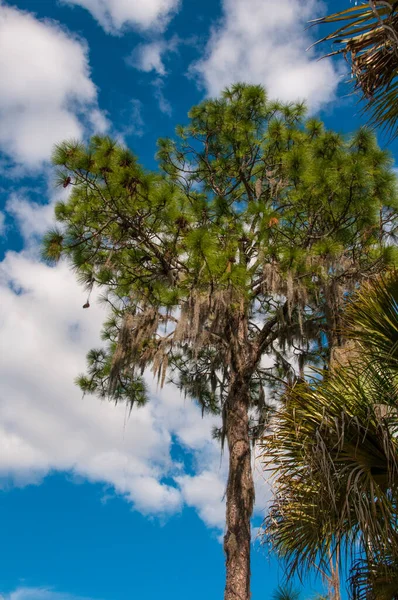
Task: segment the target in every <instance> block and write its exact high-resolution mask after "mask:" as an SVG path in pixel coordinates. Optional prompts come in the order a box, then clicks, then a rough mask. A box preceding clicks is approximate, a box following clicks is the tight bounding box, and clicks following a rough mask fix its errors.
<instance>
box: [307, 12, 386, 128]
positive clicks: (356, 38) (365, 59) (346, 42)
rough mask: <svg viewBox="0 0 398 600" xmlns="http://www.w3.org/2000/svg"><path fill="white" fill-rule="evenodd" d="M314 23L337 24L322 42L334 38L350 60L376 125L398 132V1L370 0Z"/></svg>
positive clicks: (355, 77) (341, 51)
mask: <svg viewBox="0 0 398 600" xmlns="http://www.w3.org/2000/svg"><path fill="white" fill-rule="evenodd" d="M313 23H314V24H319V23H325V24H331V23H333V24H334V23H338V24H339V27H338V29H336V30H335V31H333V32H332V33H330V34H328V35H327V36H325V37H324V38H323V39H321V40H320V42H325V41H332V42H333V44H335V46H336V50H335V51H333V52H331V53H329V54H328V55H327V56H331V55H334V54H343V55H344V57H345V58H346V59H347V60H348V61H349V62H350V66H351V73H352V76H353V78H354V80H355V84H354V85H355V88H356V89H359V90H360V91H361V92H362V95H363V98H364V99H365V100H366V105H365V110H366V111H369V112H370V113H371V118H370V121H371V123H372V124H373V125H381V126H383V127H385V128H386V129H387V130H388V131H389V133H390V134H391V135H392V136H396V135H397V134H398V129H397V121H398V102H397V97H398V77H397V75H398V3H397V2H396V1H395V0H368V1H366V2H360V3H359V4H358V5H355V6H351V7H350V8H348V9H346V10H344V11H341V12H338V13H334V14H332V15H328V16H326V17H322V18H320V19H316V20H315V21H313Z"/></svg>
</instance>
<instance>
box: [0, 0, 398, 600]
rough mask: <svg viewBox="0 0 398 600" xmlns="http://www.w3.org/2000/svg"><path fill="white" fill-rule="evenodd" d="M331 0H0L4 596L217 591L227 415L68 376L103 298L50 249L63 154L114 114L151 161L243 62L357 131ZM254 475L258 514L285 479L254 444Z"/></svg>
mask: <svg viewBox="0 0 398 600" xmlns="http://www.w3.org/2000/svg"><path fill="white" fill-rule="evenodd" d="M326 4H327V3H324V4H323V7H322V5H321V4H320V3H319V2H318V0H217V1H215V0H201V1H200V2H198V1H197V0H145V1H144V0H62V1H61V0H60V1H57V0H14V1H11V0H10V1H7V2H6V1H4V0H0V86H1V92H0V176H1V180H0V344H1V348H0V356H1V360H0V531H1V540H2V544H1V550H0V594H1V595H2V596H1V595H0V598H2V600H90V599H98V600H129V599H132V598H143V599H145V600H152V599H155V598H156V599H158V598H159V597H162V598H164V599H165V600H167V599H169V598H170V599H173V600H186V598H189V600H196V599H198V600H199V598H200V599H203V598H207V599H209V600H213V599H214V600H215V599H216V598H221V597H222V592H223V577H224V573H223V563H224V558H223V552H222V546H221V544H220V536H221V534H222V529H223V519H224V500H223V496H224V489H225V477H226V464H225V457H224V459H222V458H221V456H220V450H219V448H218V446H217V445H216V443H215V442H214V441H213V440H212V439H211V435H210V432H211V429H212V426H213V425H214V420H213V419H212V418H206V419H203V420H202V419H201V416H200V411H199V409H198V408H197V407H196V406H195V405H194V404H192V403H190V402H188V401H185V400H183V399H182V398H180V397H179V395H178V393H177V392H176V391H175V390H174V389H173V388H172V387H170V386H166V387H165V389H164V390H162V391H159V390H157V389H156V386H154V385H153V384H151V385H152V387H151V390H152V393H151V396H152V399H151V402H150V403H149V404H148V405H147V406H146V407H145V408H142V409H139V410H137V411H133V413H132V415H131V417H130V418H128V416H127V414H126V410H125V408H124V407H123V406H117V407H114V406H112V405H110V404H107V403H101V402H100V401H99V400H98V399H96V398H88V397H86V398H84V399H82V398H81V394H80V392H79V391H78V390H77V389H76V388H75V387H74V385H73V380H74V378H75V376H76V375H77V374H78V373H79V372H80V371H82V370H83V369H84V365H85V354H86V352H87V351H88V350H89V349H90V348H91V347H93V346H96V345H97V344H98V342H99V331H100V326H101V323H102V321H103V320H104V313H103V309H102V308H101V306H100V305H98V304H96V303H95V302H92V303H91V304H92V306H91V308H90V311H83V310H81V306H82V304H84V302H85V296H84V293H83V291H82V290H81V289H80V288H79V287H78V285H77V284H76V282H75V280H74V276H73V274H72V273H70V272H69V270H68V268H67V266H66V265H65V264H62V263H61V264H59V265H58V266H56V267H53V268H51V267H49V266H47V265H44V264H42V263H41V262H40V258H39V243H40V237H41V236H42V234H43V232H44V231H45V230H46V229H47V228H48V227H49V226H50V225H51V223H52V211H53V204H54V202H55V201H56V200H57V199H58V198H60V197H61V196H62V194H63V192H61V191H59V190H57V189H55V188H54V185H53V173H52V171H51V167H50V165H49V156H50V153H51V149H52V147H53V145H54V144H55V143H56V142H58V141H61V140H62V139H64V138H70V137H74V138H80V139H86V138H87V137H88V136H89V135H90V134H92V133H94V132H99V133H109V134H110V135H112V136H115V137H117V138H118V139H120V141H122V142H124V143H126V144H128V145H129V146H130V147H131V148H132V149H133V151H135V152H136V153H137V154H138V155H139V158H140V160H141V162H142V163H143V164H144V165H145V166H147V167H150V168H154V167H155V165H156V163H155V158H154V155H155V152H156V140H157V138H158V137H164V136H169V135H170V136H171V135H173V131H174V128H175V126H176V125H177V124H178V123H184V122H186V118H187V117H186V114H187V112H188V110H189V109H190V107H191V106H192V105H193V104H195V103H197V102H200V101H201V100H202V99H203V98H205V97H206V96H208V95H216V94H218V93H219V92H220V90H221V89H222V88H223V87H224V86H225V85H228V84H230V83H232V82H234V81H239V80H246V81H249V82H254V83H260V84H263V85H265V86H266V87H267V89H268V91H269V94H270V95H271V96H272V97H279V98H281V99H283V100H295V99H297V98H300V99H305V100H306V101H307V103H308V106H309V110H310V112H312V113H316V114H319V115H320V116H321V117H322V118H323V119H324V120H325V121H326V123H327V125H328V126H330V127H333V128H335V129H337V130H339V131H342V132H345V133H349V132H350V131H352V130H353V129H354V128H355V127H356V126H358V125H359V124H360V123H362V122H363V119H362V118H361V117H360V116H359V115H358V107H357V105H356V100H355V99H353V98H352V97H347V93H348V91H349V90H348V87H347V86H346V85H345V84H344V80H345V79H346V78H347V67H346V65H345V64H344V61H342V60H340V61H335V62H332V61H330V60H324V61H320V62H318V61H317V58H318V54H317V52H318V50H312V51H310V52H306V48H307V47H308V46H309V45H310V44H311V42H312V41H313V39H315V36H316V35H317V31H316V30H310V31H306V30H305V28H306V22H307V21H308V19H309V18H311V17H313V16H317V15H318V14H322V11H325V10H327V7H326ZM346 6H349V0H338V1H334V2H330V3H329V7H330V8H331V7H332V8H333V9H336V10H337V9H339V8H343V7H346ZM318 34H319V32H318ZM380 141H381V143H382V144H384V143H385V140H383V138H382V136H380ZM395 149H396V147H395V145H392V146H391V150H392V151H394V150H395ZM148 381H149V380H148ZM255 476H256V485H257V502H256V510H255V517H254V525H255V526H256V525H259V524H260V522H261V519H262V516H263V515H264V510H265V507H266V504H267V498H269V493H270V492H269V487H268V484H267V483H266V482H265V481H264V476H263V474H262V473H261V467H260V465H259V464H258V463H256V464H255ZM281 577H282V570H281V568H280V567H279V566H278V564H277V562H276V561H275V559H274V558H272V557H270V556H269V555H268V554H267V551H266V549H265V548H262V547H260V545H259V544H258V543H255V544H254V545H253V599H254V600H267V599H269V598H271V594H272V591H273V589H274V588H275V586H276V585H277V584H278V581H279V580H280V579H281ZM318 587H319V584H318ZM314 589H315V588H314ZM311 590H312V586H311V584H310V583H309V582H307V584H306V591H307V594H308V597H310V595H311V593H312V591H311Z"/></svg>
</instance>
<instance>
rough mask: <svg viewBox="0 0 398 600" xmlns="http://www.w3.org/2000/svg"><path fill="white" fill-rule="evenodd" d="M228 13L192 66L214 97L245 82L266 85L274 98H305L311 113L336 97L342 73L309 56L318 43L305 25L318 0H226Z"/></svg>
mask: <svg viewBox="0 0 398 600" xmlns="http://www.w3.org/2000/svg"><path fill="white" fill-rule="evenodd" d="M223 10H224V16H223V18H222V20H221V21H220V23H219V24H218V25H217V26H216V27H215V28H214V29H213V31H212V33H211V36H210V40H209V42H208V45H207V48H206V51H205V55H204V57H203V58H202V59H200V60H199V61H198V62H197V63H196V64H194V65H193V66H192V67H191V73H193V74H194V75H195V76H197V77H198V78H199V81H200V83H201V85H203V86H204V87H205V89H206V91H207V93H208V94H209V95H210V96H215V95H217V94H218V93H219V92H220V91H221V90H222V89H223V88H224V87H226V86H227V85H230V84H231V83H234V82H238V81H244V82H247V83H255V84H262V85H264V86H265V87H266V88H267V90H268V92H269V94H270V96H272V97H273V98H278V99H280V100H284V101H291V100H297V99H304V100H306V101H307V103H308V105H309V107H310V109H311V110H317V109H319V108H320V107H321V106H322V105H324V104H325V103H327V102H329V101H331V100H332V99H333V98H334V95H335V92H336V88H337V85H338V83H339V80H340V75H339V72H338V71H337V70H336V68H335V66H334V65H333V63H332V62H331V61H330V60H323V61H320V62H318V61H317V57H316V56H315V55H314V52H313V51H308V52H306V48H307V47H308V46H309V45H310V44H311V42H312V41H313V40H312V39H311V38H310V36H309V35H308V33H307V32H306V31H305V27H306V25H307V22H308V20H309V19H311V18H314V16H316V15H317V14H318V10H319V2H318V0H223Z"/></svg>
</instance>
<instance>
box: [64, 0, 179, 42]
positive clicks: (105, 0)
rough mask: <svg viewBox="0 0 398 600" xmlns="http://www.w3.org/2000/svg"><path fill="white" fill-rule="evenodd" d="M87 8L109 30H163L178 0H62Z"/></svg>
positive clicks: (112, 31)
mask: <svg viewBox="0 0 398 600" xmlns="http://www.w3.org/2000/svg"><path fill="white" fill-rule="evenodd" d="M63 2H64V4H71V5H77V6H81V7H83V8H85V9H87V10H88V11H89V12H90V13H91V14H92V16H93V17H94V19H96V20H97V21H98V23H99V24H100V25H101V26H102V27H103V28H104V29H105V31H107V32H108V33H113V34H115V33H118V32H120V31H121V30H122V29H124V28H128V27H133V28H136V29H141V30H148V29H149V30H163V29H164V28H165V27H166V25H167V24H168V22H169V21H170V19H171V18H172V16H173V14H174V13H175V12H176V11H177V10H178V7H179V4H180V0H145V1H144V0H141V1H132V0H63Z"/></svg>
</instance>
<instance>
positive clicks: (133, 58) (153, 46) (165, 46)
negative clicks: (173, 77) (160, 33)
mask: <svg viewBox="0 0 398 600" xmlns="http://www.w3.org/2000/svg"><path fill="white" fill-rule="evenodd" d="M178 43H179V41H178V38H177V37H176V36H174V37H172V38H171V39H170V40H168V41H167V40H155V41H152V42H149V43H147V44H138V46H136V48H134V50H133V52H132V53H131V54H130V56H128V57H127V58H126V62H127V64H129V65H130V66H132V67H134V68H135V69H138V70H139V71H144V72H145V73H149V72H151V71H155V72H156V73H157V74H158V75H166V67H165V64H164V56H165V55H167V54H169V53H170V52H176V51H177V46H178Z"/></svg>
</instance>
